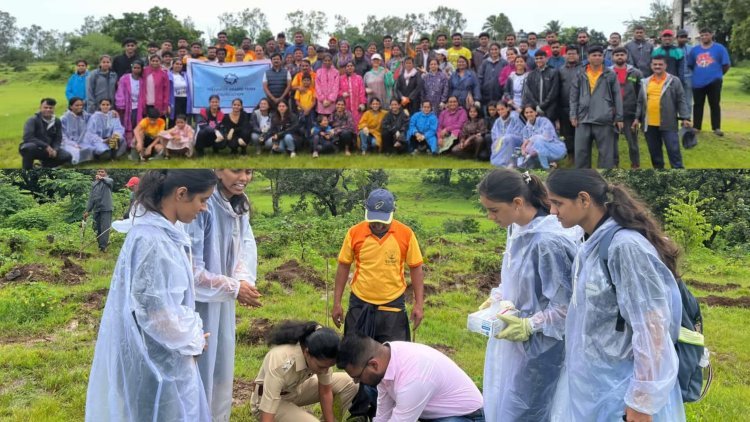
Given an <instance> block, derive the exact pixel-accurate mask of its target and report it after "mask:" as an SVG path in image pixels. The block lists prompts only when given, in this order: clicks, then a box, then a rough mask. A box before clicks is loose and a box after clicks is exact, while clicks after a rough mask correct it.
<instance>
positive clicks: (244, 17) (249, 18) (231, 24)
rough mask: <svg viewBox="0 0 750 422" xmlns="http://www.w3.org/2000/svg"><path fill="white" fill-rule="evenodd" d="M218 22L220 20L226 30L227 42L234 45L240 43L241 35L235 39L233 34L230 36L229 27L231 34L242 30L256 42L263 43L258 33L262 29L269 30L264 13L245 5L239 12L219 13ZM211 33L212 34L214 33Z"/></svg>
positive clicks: (263, 40)
mask: <svg viewBox="0 0 750 422" xmlns="http://www.w3.org/2000/svg"><path fill="white" fill-rule="evenodd" d="M219 22H221V24H222V27H223V29H224V30H225V31H226V32H227V38H228V39H229V43H230V44H233V45H236V46H239V45H240V44H241V43H242V37H239V39H237V37H235V36H234V35H232V36H230V35H231V34H230V29H231V32H232V34H237V35H239V33H240V32H242V33H243V34H246V35H247V36H248V37H250V39H252V40H253V41H256V42H258V43H265V39H264V38H261V37H260V35H261V33H262V32H263V31H268V30H269V29H268V18H267V17H266V14H265V13H263V11H262V10H261V9H259V8H257V7H255V8H253V9H252V10H251V9H249V8H247V7H246V8H244V9H242V10H241V11H239V12H233V13H222V14H221V15H219ZM211 35H212V36H213V35H214V34H211ZM243 37H244V35H243Z"/></svg>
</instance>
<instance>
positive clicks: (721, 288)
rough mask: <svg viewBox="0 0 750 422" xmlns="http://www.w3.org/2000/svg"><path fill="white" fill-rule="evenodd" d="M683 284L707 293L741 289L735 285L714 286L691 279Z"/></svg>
mask: <svg viewBox="0 0 750 422" xmlns="http://www.w3.org/2000/svg"><path fill="white" fill-rule="evenodd" d="M685 284H687V285H688V286H690V287H695V288H698V289H701V290H705V291H707V292H726V291H727V290H736V289H739V288H740V287H742V286H740V285H739V284H737V283H727V284H714V283H706V282H703V281H698V280H692V279H688V280H685Z"/></svg>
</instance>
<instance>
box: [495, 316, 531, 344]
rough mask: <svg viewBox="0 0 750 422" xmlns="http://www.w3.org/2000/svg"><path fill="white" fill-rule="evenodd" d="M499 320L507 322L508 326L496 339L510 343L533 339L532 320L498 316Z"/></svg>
mask: <svg viewBox="0 0 750 422" xmlns="http://www.w3.org/2000/svg"><path fill="white" fill-rule="evenodd" d="M497 318H498V319H500V320H502V321H503V322H505V324H506V326H505V328H503V331H500V332H499V333H498V334H497V335H496V336H495V337H496V338H498V339H505V340H508V341H526V340H528V339H529V337H531V334H532V332H531V320H530V319H529V318H519V317H517V316H515V315H504V314H502V313H500V314H497Z"/></svg>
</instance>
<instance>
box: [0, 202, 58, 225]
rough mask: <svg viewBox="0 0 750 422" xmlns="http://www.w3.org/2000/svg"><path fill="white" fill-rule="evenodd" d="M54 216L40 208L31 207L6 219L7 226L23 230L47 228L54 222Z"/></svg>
mask: <svg viewBox="0 0 750 422" xmlns="http://www.w3.org/2000/svg"><path fill="white" fill-rule="evenodd" d="M53 221H54V220H53V218H52V216H51V215H50V214H49V213H48V212H46V211H45V210H43V209H42V208H41V207H40V208H29V209H25V210H22V211H19V212H17V213H16V214H14V215H12V216H11V217H10V218H8V219H7V220H6V221H5V226H6V227H10V228H13V229H23V230H47V228H48V227H49V226H50V224H52V222H53Z"/></svg>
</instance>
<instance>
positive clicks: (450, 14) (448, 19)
mask: <svg viewBox="0 0 750 422" xmlns="http://www.w3.org/2000/svg"><path fill="white" fill-rule="evenodd" d="M428 16H429V19H430V22H431V24H432V33H433V35H437V33H439V32H445V33H447V34H452V33H454V32H461V31H463V29H464V28H465V27H466V18H464V15H463V13H461V12H459V11H458V10H457V9H451V8H450V7H445V6H439V7H438V8H437V9H435V10H433V11H432V12H430V13H428Z"/></svg>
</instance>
